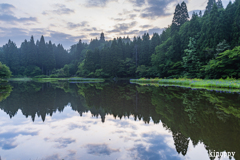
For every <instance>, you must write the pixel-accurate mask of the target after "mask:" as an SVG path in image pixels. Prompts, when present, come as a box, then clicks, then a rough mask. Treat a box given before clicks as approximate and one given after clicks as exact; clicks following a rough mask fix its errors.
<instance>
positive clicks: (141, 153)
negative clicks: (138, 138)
mask: <svg viewBox="0 0 240 160" xmlns="http://www.w3.org/2000/svg"><path fill="white" fill-rule="evenodd" d="M142 137H143V138H144V139H143V140H144V142H145V143H147V145H143V144H136V145H135V146H134V147H133V148H131V149H130V150H129V151H130V153H129V155H130V157H133V158H135V157H137V160H138V159H139V160H141V159H168V160H180V159H181V158H180V157H179V156H178V154H177V152H176V151H175V149H173V148H170V147H169V146H168V144H166V143H165V138H167V137H168V136H164V135H157V134H155V133H148V134H143V135H142Z"/></svg>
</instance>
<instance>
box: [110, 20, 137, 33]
mask: <svg viewBox="0 0 240 160" xmlns="http://www.w3.org/2000/svg"><path fill="white" fill-rule="evenodd" d="M136 24H137V22H136V21H133V22H131V23H119V24H116V25H115V26H114V29H113V30H110V31H107V32H108V33H121V32H123V31H128V30H129V29H131V28H132V27H134V26H136Z"/></svg>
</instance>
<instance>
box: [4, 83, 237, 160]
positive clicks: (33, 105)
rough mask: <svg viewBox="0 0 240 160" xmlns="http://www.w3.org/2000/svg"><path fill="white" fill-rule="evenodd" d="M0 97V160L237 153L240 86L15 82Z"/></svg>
mask: <svg viewBox="0 0 240 160" xmlns="http://www.w3.org/2000/svg"><path fill="white" fill-rule="evenodd" d="M0 101H1V102H0V128H1V129H0V157H1V158H0V159H1V160H22V159H31V160H55V159H56V160H62V159H64V160H75V159H76V160H77V159H82V160H96V159H99V160H135V159H136V160H145V159H146V160H159V159H164V160H165V159H166V160H185V159H187V160H189V159H190V160H192V159H193V160H205V159H206V160H209V159H214V158H213V157H212V158H211V157H209V156H210V155H213V154H214V155H216V154H217V153H222V154H224V155H223V156H222V157H221V159H222V160H225V159H226V160H227V159H229V157H228V156H225V154H227V153H228V152H229V153H230V152H231V153H232V152H234V156H233V157H231V158H232V159H236V160H237V159H240V138H239V137H240V136H239V135H240V108H239V107H240V94H239V93H231V92H226V91H225V92H221V91H207V90H193V89H189V88H180V87H166V86H165V87H161V86H140V85H135V84H130V83H129V82H128V81H118V82H104V83H73V84H71V83H68V82H59V83H35V82H14V83H8V84H2V85H1V87H0ZM214 155H213V156H214ZM216 159H218V158H216Z"/></svg>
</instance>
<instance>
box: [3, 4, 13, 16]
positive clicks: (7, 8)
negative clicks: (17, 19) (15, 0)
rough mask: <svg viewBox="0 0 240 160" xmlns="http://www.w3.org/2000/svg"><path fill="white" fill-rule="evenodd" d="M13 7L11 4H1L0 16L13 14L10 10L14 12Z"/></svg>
mask: <svg viewBox="0 0 240 160" xmlns="http://www.w3.org/2000/svg"><path fill="white" fill-rule="evenodd" d="M14 9H15V7H14V6H13V5H11V4H7V3H2V4H0V14H13V12H12V10H14Z"/></svg>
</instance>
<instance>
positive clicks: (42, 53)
mask: <svg viewBox="0 0 240 160" xmlns="http://www.w3.org/2000/svg"><path fill="white" fill-rule="evenodd" d="M46 53H47V47H46V44H45V40H44V37H43V35H42V36H41V39H40V42H39V45H38V58H39V63H38V66H39V67H40V68H41V69H42V73H43V74H44V71H45V70H44V69H45V59H46Z"/></svg>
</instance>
